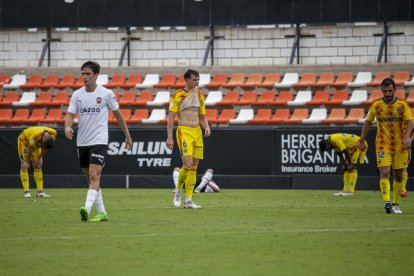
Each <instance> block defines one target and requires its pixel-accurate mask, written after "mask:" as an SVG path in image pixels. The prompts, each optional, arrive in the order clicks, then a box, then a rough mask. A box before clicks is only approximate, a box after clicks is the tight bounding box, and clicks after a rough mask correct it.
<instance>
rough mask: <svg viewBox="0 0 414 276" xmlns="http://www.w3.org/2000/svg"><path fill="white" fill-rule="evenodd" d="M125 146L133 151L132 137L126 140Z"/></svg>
mask: <svg viewBox="0 0 414 276" xmlns="http://www.w3.org/2000/svg"><path fill="white" fill-rule="evenodd" d="M125 144H126V146H127V150H131V149H132V139H131V136H129V137H126V138H125Z"/></svg>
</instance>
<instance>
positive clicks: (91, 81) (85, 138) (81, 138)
mask: <svg viewBox="0 0 414 276" xmlns="http://www.w3.org/2000/svg"><path fill="white" fill-rule="evenodd" d="M99 71H100V65H99V64H98V63H96V62H93V61H87V62H85V63H84V64H83V65H82V67H81V73H82V77H83V80H84V82H85V86H84V87H82V88H80V89H78V90H76V91H75V92H73V95H72V98H71V101H70V105H69V108H68V112H67V116H66V120H65V136H66V138H68V139H69V140H72V139H73V135H74V131H73V129H72V125H73V121H74V118H75V115H76V113H78V115H79V119H78V133H77V139H76V140H77V141H76V142H77V147H78V157H79V163H80V166H81V168H82V170H83V172H84V173H85V176H86V178H87V180H88V184H89V189H88V193H87V196H86V201H85V206H84V207H81V208H80V215H81V220H82V221H88V217H89V215H90V213H91V209H92V206H93V205H94V204H95V205H96V209H97V211H98V214H97V215H96V216H95V217H94V218H92V219H90V220H89V221H107V220H108V215H107V213H106V210H105V207H104V203H103V199H102V190H101V187H100V179H101V173H102V168H103V167H104V165H105V156H106V152H107V149H108V112H109V109H111V110H112V111H113V113H114V115H115V118H116V119H117V121H118V124H119V126H120V127H121V128H122V131H123V132H124V135H125V144H126V145H127V148H128V149H131V146H132V139H131V135H130V134H129V130H128V126H127V124H126V122H125V119H124V117H123V116H122V113H121V112H120V111H119V104H118V103H117V101H116V98H115V95H114V93H113V92H112V91H111V90H109V89H106V88H105V87H102V86H100V85H97V84H96V79H97V78H98V75H99Z"/></svg>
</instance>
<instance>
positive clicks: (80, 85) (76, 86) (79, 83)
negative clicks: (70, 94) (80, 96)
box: [70, 75, 85, 89]
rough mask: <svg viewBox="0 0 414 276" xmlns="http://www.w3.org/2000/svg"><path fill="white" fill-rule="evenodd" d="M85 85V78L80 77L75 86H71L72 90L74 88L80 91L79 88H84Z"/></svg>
mask: <svg viewBox="0 0 414 276" xmlns="http://www.w3.org/2000/svg"><path fill="white" fill-rule="evenodd" d="M84 85H85V83H84V81H83V77H82V75H81V76H79V78H78V79H77V80H76V81H75V83H74V84H73V85H71V86H70V88H72V89H79V88H81V87H82V86H84Z"/></svg>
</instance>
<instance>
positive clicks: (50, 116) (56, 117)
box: [40, 108, 65, 124]
mask: <svg viewBox="0 0 414 276" xmlns="http://www.w3.org/2000/svg"><path fill="white" fill-rule="evenodd" d="M40 122H41V123H48V124H63V123H64V122H65V119H64V118H63V111H62V109H60V108H51V109H49V112H48V113H47V115H46V118H44V119H42V120H40Z"/></svg>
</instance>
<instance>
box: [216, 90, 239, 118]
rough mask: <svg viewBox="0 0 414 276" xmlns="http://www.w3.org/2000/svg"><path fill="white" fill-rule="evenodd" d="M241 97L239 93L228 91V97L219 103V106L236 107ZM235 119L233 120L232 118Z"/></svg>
mask: <svg viewBox="0 0 414 276" xmlns="http://www.w3.org/2000/svg"><path fill="white" fill-rule="evenodd" d="M239 98H240V95H239V92H235V91H227V93H226V95H224V98H223V100H222V101H221V102H218V103H217V105H218V106H228V105H235V104H236V103H237V102H238V101H239ZM232 119H233V118H232Z"/></svg>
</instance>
